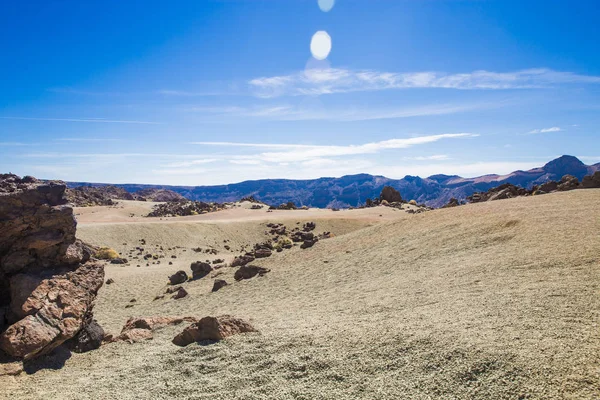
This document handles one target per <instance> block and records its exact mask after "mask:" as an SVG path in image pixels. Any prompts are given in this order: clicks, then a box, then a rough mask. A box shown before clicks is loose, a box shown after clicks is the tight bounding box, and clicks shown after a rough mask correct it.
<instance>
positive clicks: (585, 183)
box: [581, 171, 600, 189]
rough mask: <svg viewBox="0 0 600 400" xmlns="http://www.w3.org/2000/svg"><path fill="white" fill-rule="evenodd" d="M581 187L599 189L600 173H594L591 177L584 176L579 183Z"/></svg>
mask: <svg viewBox="0 0 600 400" xmlns="http://www.w3.org/2000/svg"><path fill="white" fill-rule="evenodd" d="M581 186H582V187H583V188H584V189H594V188H600V171H596V172H594V174H593V175H586V176H584V177H583V180H582V181H581Z"/></svg>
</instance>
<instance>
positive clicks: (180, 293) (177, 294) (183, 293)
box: [171, 287, 188, 300]
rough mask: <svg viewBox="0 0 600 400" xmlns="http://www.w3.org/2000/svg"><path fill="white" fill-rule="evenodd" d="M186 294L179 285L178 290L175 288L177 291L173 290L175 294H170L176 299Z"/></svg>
mask: <svg viewBox="0 0 600 400" xmlns="http://www.w3.org/2000/svg"><path fill="white" fill-rule="evenodd" d="M187 295H188V292H187V290H185V289H184V288H182V287H180V288H179V290H177V292H175V294H174V295H173V296H171V298H173V299H175V300H177V299H182V298H184V297H185V296H187Z"/></svg>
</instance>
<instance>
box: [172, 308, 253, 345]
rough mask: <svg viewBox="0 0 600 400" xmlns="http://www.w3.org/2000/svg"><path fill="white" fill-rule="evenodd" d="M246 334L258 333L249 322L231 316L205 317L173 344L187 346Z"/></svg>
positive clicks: (177, 337)
mask: <svg viewBox="0 0 600 400" xmlns="http://www.w3.org/2000/svg"><path fill="white" fill-rule="evenodd" d="M245 332H256V329H255V328H254V327H253V326H252V325H250V324H249V323H248V322H246V321H244V320H242V319H239V318H234V317H232V316H230V315H221V316H218V317H204V318H202V319H201V320H200V321H198V322H196V323H194V324H192V325H190V326H188V327H187V328H185V329H184V330H183V332H181V333H180V334H179V335H177V336H175V338H174V339H173V343H174V344H176V345H177V346H187V345H188V344H191V343H194V342H201V341H204V340H212V341H215V340H223V339H225V338H227V337H229V336H232V335H237V334H240V333H245Z"/></svg>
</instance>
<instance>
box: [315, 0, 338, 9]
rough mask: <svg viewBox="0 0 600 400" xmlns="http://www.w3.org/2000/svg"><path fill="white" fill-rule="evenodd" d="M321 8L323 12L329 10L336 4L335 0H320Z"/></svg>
mask: <svg viewBox="0 0 600 400" xmlns="http://www.w3.org/2000/svg"><path fill="white" fill-rule="evenodd" d="M318 2H319V8H320V9H321V11H323V12H328V11H329V10H331V9H332V8H333V6H334V5H335V0H319V1H318Z"/></svg>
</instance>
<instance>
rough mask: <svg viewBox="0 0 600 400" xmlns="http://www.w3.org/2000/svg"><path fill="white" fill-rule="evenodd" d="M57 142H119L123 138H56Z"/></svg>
mask: <svg viewBox="0 0 600 400" xmlns="http://www.w3.org/2000/svg"><path fill="white" fill-rule="evenodd" d="M54 140H55V141H57V142H92V143H93V142H121V141H123V139H113V138H58V139H54Z"/></svg>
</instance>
